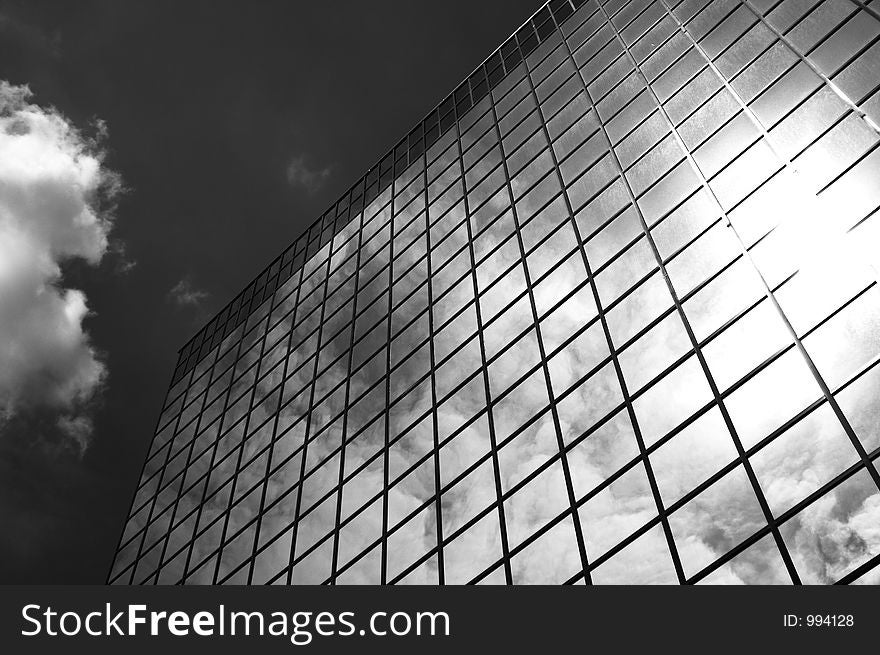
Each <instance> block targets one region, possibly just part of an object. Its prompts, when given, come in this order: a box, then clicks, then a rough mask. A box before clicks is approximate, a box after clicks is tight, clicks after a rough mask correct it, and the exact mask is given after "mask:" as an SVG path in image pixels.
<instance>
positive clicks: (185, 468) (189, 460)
mask: <svg viewBox="0 0 880 655" xmlns="http://www.w3.org/2000/svg"><path fill="white" fill-rule="evenodd" d="M213 351H214V361H213V362H212V363H211V368H210V369H209V371H208V372H207V375H208V382H207V384H206V386H205V391H204V395H203V397H202V403H201V408H200V409H199V414H198V417H197V419H196V425H195V428H194V430H193V435H195V436H193V438H192V440H191V441H190V442H189V444H188V445H189V450H188V452H187V454H186V463H185V464H184V466H183V470H181V472H180V476H181V477H180V489H179V490H178V492H177V498H175V499H174V508H173V509H172V510H171V517H170V518H169V519H168V530H167V532H166V534H165V541H164V543H163V544H162V552H161V554H160V556H159V564H158V566H157V567H156V583H158V581H159V573H160V572H161V570H162V565H163V564H164V563H165V555H166V553H167V551H168V542H169V541H170V540H171V534H172V532H174V528H175V525H174V519H175V517H176V516H177V508H178V506H179V505H180V499H181V498H182V497H183V495H184V493H186V490H185V489H184V487H183V485H184V483H185V482H186V473H187V472H188V471H189V467H190V465H191V463H192V456H193V451H194V450H195V447H196V440H197V438H198V437H197V435H198V433H199V426H200V425H201V422H202V414H203V413H204V411H205V403H206V402H207V400H208V391H210V389H211V383H212V382H213V380H214V368H215V367H216V366H217V362H218V360H219V356H220V348H214V349H213ZM193 371H195V369H193ZM187 425H189V423H188V424H187ZM185 447H186V446H184V448H185ZM175 477H177V476H175ZM169 485H170V483H169ZM166 488H167V487H166ZM181 523H182V522H181Z"/></svg>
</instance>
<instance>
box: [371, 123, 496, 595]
mask: <svg viewBox="0 0 880 655" xmlns="http://www.w3.org/2000/svg"><path fill="white" fill-rule="evenodd" d="M457 124H458V121H456V125H457ZM422 164H423V166H424V170H423V172H422V175H423V177H422V179H423V180H424V185H425V188H424V191H423V193H424V201H425V233H424V237H425V253H426V255H425V259H426V266H427V278H426V280H425V285H426V293H427V301H428V332H429V333H430V338H429V340H428V358H429V377H430V380H431V408H430V410H429V411H430V414H431V434H432V438H433V446H434V448H433V452H434V494H435V503H436V505H435V510H434V511H435V514H436V517H435V518H436V521H435V522H436V524H437V525H436V531H437V533H436V539H437V545H436V546H435V548H434V549H431V552H433V551H434V550H436V551H437V572H438V578H439V582H440V584H445V581H446V580H445V568H444V557H443V550H442V548H441V545H442V543H443V542H442V538H443V520H442V519H443V516H442V510H443V507H442V504H441V502H440V476H439V471H440V437H439V432H440V426H439V421H438V418H437V374H436V373H437V361H436V355H435V352H434V335H435V334H436V332H435V330H434V292H433V284H432V282H433V277H434V273H433V267H432V265H431V258H432V257H431V253H432V248H431V217H430V213H429V211H430V209H429V207H430V206H429V203H428V166H427V147H425V148H424V149H423V152H422ZM493 170H494V169H493ZM487 177H488V175H487ZM463 180H464V178H462V183H463ZM420 286H421V285H420ZM450 288H452V287H450ZM476 302H477V299H476V297H475V298H474V303H476ZM420 347H421V346H420ZM419 384H421V382H420V383H419ZM411 391H412V390H410V392H411ZM408 393H409V392H408ZM421 420H424V419H421ZM386 471H387V469H386ZM385 493H387V490H386V491H385ZM392 532H393V531H392ZM383 534H384V537H385V539H386V540H387V538H388V536H389V534H391V533H390V532H388V531H387V526H386V532H384V533H383ZM387 573H388V572H387V569H386V570H384V571H383V574H384V575H383V578H382V583H383V584H387V583H388V579H387Z"/></svg>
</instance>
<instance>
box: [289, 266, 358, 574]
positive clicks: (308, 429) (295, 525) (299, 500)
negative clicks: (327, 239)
mask: <svg viewBox="0 0 880 655" xmlns="http://www.w3.org/2000/svg"><path fill="white" fill-rule="evenodd" d="M319 252H320V251H319ZM332 259H333V258H332V257H331V256H330V251H329V249H328V252H327V266H326V274H325V277H324V282H323V285H324V290H323V293H322V297H323V298H324V300H326V298H327V286H328V285H329V282H330V262H331V261H332ZM324 309H325V304H324V302H323V301H322V302H321V315H320V318H319V320H318V341H317V343H316V344H315V355H314V356H315V363H314V368H313V372H312V381H311V389H310V390H309V407H308V410H307V413H306V427H305V431H304V433H303V444H302V448H301V449H300V452H301V453H302V454H301V457H302V461H301V463H300V472H299V490H298V491H297V494H296V505H295V508H294V514H293V532H292V534H291V537H290V554H289V556H288V565H287V566H286V567H284V568H283V569H282V570H281V571H279V572H278V574H277V575H276V576H275V579H277V578H278V577H280V576H281V575H283V574H286V575H287V584H288V585H289V584H291V582H292V580H293V560H294V558H295V556H296V538H297V533H298V531H299V514H300V509H301V508H302V496H303V494H302V487H303V485H302V480H303V477H304V476H305V470H306V458H307V456H308V450H309V438H310V436H311V434H310V432H311V426H312V412H313V411H314V408H315V387H316V386H317V378H318V362H319V360H320V356H321V346H322V338H323V335H324ZM352 329H354V328H353V327H352Z"/></svg>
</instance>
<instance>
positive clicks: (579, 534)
mask: <svg viewBox="0 0 880 655" xmlns="http://www.w3.org/2000/svg"><path fill="white" fill-rule="evenodd" d="M646 10H647V7H646V8H645V10H643V11H642V12H639V14H638V16H641V15H642V13H644V11H646ZM638 16H637V17H638ZM633 20H635V18H634V19H633ZM561 47H562V48H564V49H565V51H566V52H567V53H568V54H569V57H571V53H570V51H569V50H568V45H567V42H566V41H565V40H564V39H563V44H562V45H561ZM570 61H571V62H572V65H574V60H573V59H571V58H570ZM523 63H524V65H525V67H526V77H527V79H528V80H529V87H530V88H531V91H532V98H533V100H534V102H535V104H536V105H537V107H538V112H540V114H541V117H542V119H543V108H542V107H541V103H540V100H539V99H538V94H537V92H536V91H535V86H534V83H533V80H532V77H531V75H532V74H531V71H530V70H529V67H528V62H527V61H526V60H524V62H523ZM575 74H576V75H578V76H580V73H579V72H578V71H576V73H575ZM581 79H582V78H581ZM591 104H592V103H591ZM596 115H597V118H599V116H598V112H597V114H596ZM599 122H600V124H601V118H599ZM541 125H542V128H543V130H544V137H545V139H546V140H547V148H548V150H549V152H550V156H551V158H552V160H553V167H554V170H555V171H556V179H557V183H558V184H559V186H560V189H561V190H562V191H561V194H562V198H563V201H564V202H565V207H566V211H567V212H568V220H569V222H570V225H571V227H572V229H573V231H574V235H575V238H576V240H577V244H578V245H577V250H578V251H579V252H580V255H581V260H582V263H583V265H584V274H585V275H586V276H587V277H588V278H589V280H590V283H591V286H592V288H593V291H594V294H595V295H594V300H595V301H596V302H597V311H598V313H599V315H601V316H602V322H603V323H604V314H603V312H602V308H601V305H599V304H598V303H599V297H598V291H597V289H596V287H595V281H594V278H593V275H592V271H591V270H590V266H589V262H588V258H587V254H586V250H585V247H584V240H583V238H582V236H581V234H580V229H579V228H578V225H577V221H576V220H575V217H574V212H573V211H572V206H571V200H570V199H569V197H568V191H567V188H566V186H565V181H564V180H563V178H562V172H561V171H560V168H559V161H558V160H557V158H556V153H555V151H554V150H553V146H552V140H551V139H550V133H549V131H548V129H547V123H546V122H545V121H543V120H542V123H541ZM511 205H513V193H512V191H511ZM514 220H516V213H515V210H514ZM562 223H565V220H564V219H563V221H562V222H561V223H560V225H561V224H562ZM517 235H518V238H519V242H520V243H519V245H520V250H521V253H522V258H523V268H524V269H525V272H526V276H527V278H526V282H527V284H528V283H529V277H528V276H529V272H528V266H527V263H526V253H525V248H524V244H523V243H522V237H521V235H520V233H519V228H518V226H517ZM624 250H625V249H624ZM569 256H571V253H569V255H566V259H567V258H568V257H569ZM529 291H530V294H529V301H530V304H531V307H532V314H533V316H534V320H535V331H536V336H537V337H538V347H539V352H540V356H541V362H542V364H543V369H544V379H545V382H546V384H547V392H548V395H549V399H550V411H551V414H552V416H553V424H554V428H555V431H556V438H557V447H558V448H559V456H560V461H561V464H562V470H563V476H564V478H565V486H566V492H567V494H568V500H569V506H570V509H571V517H572V522H573V524H574V529H575V537H576V539H577V544H578V551H579V555H580V559H581V568H582V570H583V572H584V576H585V578H586V580H587V581H588V582H589V581H590V575H589V558H588V555H587V549H586V541H585V538H584V531H583V526H582V525H581V521H580V515H579V513H578V511H577V509H576V503H575V492H574V484H573V482H572V476H571V468H570V465H569V462H568V455H567V454H566V447H565V440H564V438H563V436H562V428H561V424H560V419H559V412H558V408H557V400H556V394H555V393H554V391H553V385H552V382H551V379H550V371H549V368H548V366H547V353H546V352H545V349H544V342H543V338H542V337H541V332H540V319H539V316H538V311H537V306H536V304H535V298H534V294H533V293H532V292H531V287H530V289H529ZM605 327H607V325H605ZM609 334H610V333H606V336H609ZM608 346H609V354H610V355H611V356H612V357H614V356H615V355H614V353H613V352H612V351H613V348H612V344H611V341H610V339H609V340H608ZM560 352H561V351H560Z"/></svg>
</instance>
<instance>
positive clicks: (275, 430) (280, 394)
mask: <svg viewBox="0 0 880 655" xmlns="http://www.w3.org/2000/svg"><path fill="white" fill-rule="evenodd" d="M302 271H303V269H300V270H299V271H298V273H299V276H300V279H299V282H298V283H297V285H296V292H295V293H296V297H295V298H294V302H293V309H291V310H290V312H287V313H285V315H284V316H283V317H282V318H281V320H280V321H278V323H276V324H275V325H276V326H277V325H278V324H279V323H280V322H281V321H283V320H285V319H286V318H287V316H288V315H290V317H291V318H290V332H289V333H288V335H287V354H286V356H285V357H284V366H283V369H282V372H281V382H280V383H279V385H278V387H277V389H278V405H277V407H276V408H275V415H274V417H273V418H272V420H273V425H272V438H271V441H270V442H269V455H268V460H267V461H266V477H265V478H264V479H263V481H262V485H263V490H262V492H261V494H260V507H259V509H258V510H257V526H256V528H255V530H254V545H253V547H252V548H251V556H250V558H249V561H250V566H249V567H248V577H247V584H249V585H250V584H253V579H254V567H255V565H256V561H257V546H258V545H259V543H260V529H261V526H262V522H263V516H264V512H265V511H266V493H267V491H268V488H269V480H270V479H271V477H272V473H273V470H272V456H273V455H274V451H275V443H276V442H277V440H278V439H279V438H280V435H278V418H279V416H280V415H281V401H282V399H283V397H284V385H285V383H286V381H287V368H288V364H289V362H290V355H291V353H292V352H293V351H292V350H291V345H292V343H293V335H294V332H295V331H296V330H295V328H294V326H295V325H296V318H297V310H298V309H299V300H300V291H302ZM291 277H293V275H291ZM293 293H294V292H291V293H290V294H288V295H287V296H285V297H284V299H282V300H281V302H284V301H285V300H287V298H289V297H290V295H292V294H293ZM271 318H272V314H271V312H270V313H269V319H270V321H271ZM283 339H284V337H283V336H282V337H281V339H279V341H278V342H279V343H280V342H281V340H283ZM276 345H277V344H276ZM270 393H274V390H273V391H272V392H270ZM285 434H286V432H285ZM252 461H253V460H252ZM248 493H250V492H248ZM245 497H247V495H245V496H243V498H245ZM247 561H248V560H246V562H247ZM233 573H234V572H233Z"/></svg>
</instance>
